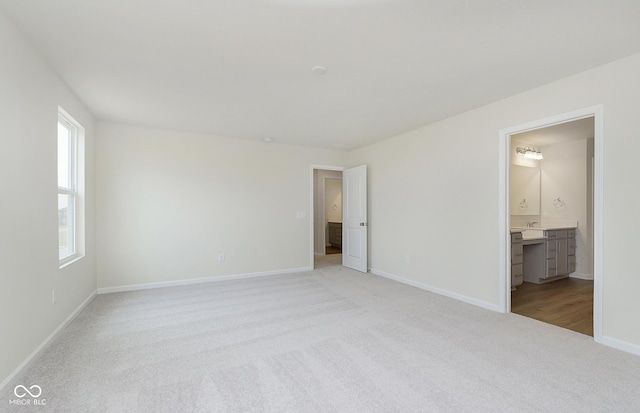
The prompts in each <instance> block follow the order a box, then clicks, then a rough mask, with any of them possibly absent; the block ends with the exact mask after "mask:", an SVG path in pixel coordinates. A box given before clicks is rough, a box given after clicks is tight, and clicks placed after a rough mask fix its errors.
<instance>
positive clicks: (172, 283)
mask: <svg viewBox="0 0 640 413" xmlns="http://www.w3.org/2000/svg"><path fill="white" fill-rule="evenodd" d="M312 270H313V267H311V268H310V267H300V268H288V269H284V270H274V271H260V272H248V273H244V274H231V275H217V276H212V277H202V278H189V279H187V280H177V281H160V282H154V283H144V284H130V285H120V286H117V287H103V288H98V294H110V293H120V292H124V291H137V290H150V289H153V288H165V287H176V286H181V285H193V284H204V283H210V282H215V281H228V280H240V279H243V278H256V277H266V276H270V275H281V274H291V273H296V272H305V271H312Z"/></svg>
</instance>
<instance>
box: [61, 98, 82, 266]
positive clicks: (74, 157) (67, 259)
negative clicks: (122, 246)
mask: <svg viewBox="0 0 640 413" xmlns="http://www.w3.org/2000/svg"><path fill="white" fill-rule="evenodd" d="M58 124H62V125H63V126H64V127H65V128H67V129H68V130H69V131H70V137H69V138H70V139H69V153H68V154H67V157H68V163H69V164H68V173H69V177H70V179H69V181H70V182H69V186H68V187H67V186H58V195H68V196H70V202H69V206H68V212H67V219H68V220H70V221H71V223H70V229H71V231H70V232H69V233H68V234H67V237H68V238H67V242H68V243H69V244H70V245H71V254H69V255H66V256H64V257H60V252H59V250H60V242H59V238H58V259H59V265H60V268H62V267H64V266H66V265H68V264H70V263H72V262H74V261H76V260H78V259H79V258H82V257H83V256H84V202H83V196H82V195H83V189H84V157H83V156H82V154H83V152H84V151H83V148H84V128H83V127H82V125H80V124H79V123H78V122H77V121H76V120H75V119H74V118H73V117H71V115H69V114H68V113H67V112H66V111H65V110H64V109H62V108H61V107H58ZM58 124H56V126H57V125H58ZM56 131H57V128H56ZM56 136H57V132H56ZM57 139H59V137H57ZM59 162H60V159H58V163H59ZM56 172H57V171H56ZM56 205H57V202H56ZM58 219H60V218H59V216H58ZM59 225H60V223H59V221H58V226H59Z"/></svg>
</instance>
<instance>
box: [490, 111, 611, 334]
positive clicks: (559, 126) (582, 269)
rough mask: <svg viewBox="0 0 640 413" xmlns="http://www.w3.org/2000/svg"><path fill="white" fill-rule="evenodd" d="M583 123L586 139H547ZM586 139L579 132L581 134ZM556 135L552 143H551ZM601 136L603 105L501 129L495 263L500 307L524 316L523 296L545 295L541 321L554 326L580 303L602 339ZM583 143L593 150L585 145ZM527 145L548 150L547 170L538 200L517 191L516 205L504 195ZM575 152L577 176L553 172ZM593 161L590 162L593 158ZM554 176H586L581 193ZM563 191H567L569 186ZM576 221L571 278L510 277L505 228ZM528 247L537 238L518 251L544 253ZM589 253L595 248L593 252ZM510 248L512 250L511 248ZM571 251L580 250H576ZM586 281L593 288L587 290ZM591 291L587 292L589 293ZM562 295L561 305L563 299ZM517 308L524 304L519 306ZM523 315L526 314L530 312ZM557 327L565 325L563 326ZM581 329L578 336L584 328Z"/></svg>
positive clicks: (507, 230)
mask: <svg viewBox="0 0 640 413" xmlns="http://www.w3.org/2000/svg"><path fill="white" fill-rule="evenodd" d="M589 124H590V125H591V126H590V128H591V132H592V133H591V135H592V136H591V137H590V138H592V139H591V141H590V142H588V141H587V140H586V138H585V140H582V141H579V142H578V138H576V136H573V137H571V136H569V137H565V138H564V141H562V139H563V138H558V137H556V138H553V132H558V131H564V132H567V131H571V130H578V129H579V127H580V126H583V127H585V126H588V125H589ZM583 132H584V131H583ZM584 136H585V135H582V137H584ZM554 139H556V140H555V141H554ZM558 139H560V140H558ZM602 139H603V134H602V107H601V106H596V107H592V108H586V109H583V110H579V111H575V112H571V113H567V114H562V115H558V116H554V117H551V118H547V119H542V120H539V121H535V122H531V123H528V124H524V125H520V126H516V127H513V128H509V129H504V130H501V131H500V147H501V154H500V155H501V156H500V172H501V174H500V193H499V198H500V205H501V208H500V218H501V222H500V242H501V249H500V250H501V254H500V255H501V256H500V260H501V263H502V264H501V270H502V271H501V273H502V274H501V276H500V289H501V305H502V308H503V309H504V311H505V312H511V311H513V312H517V313H524V312H526V311H527V310H526V305H524V306H523V301H522V299H525V300H534V299H535V297H538V298H539V299H541V300H543V301H542V302H544V303H545V305H546V307H547V309H548V310H549V312H550V313H551V317H549V318H547V319H541V321H545V322H549V321H551V323H552V324H557V323H556V322H554V319H555V320H557V319H562V318H563V317H562V316H561V314H560V312H561V310H562V309H567V308H569V307H571V305H572V303H570V302H569V301H570V300H578V301H579V302H581V303H582V305H583V307H584V308H586V310H584V308H583V311H587V312H589V311H591V314H592V319H593V322H592V323H590V324H591V325H592V326H593V336H594V339H595V340H596V341H601V340H602V268H601V263H602V236H601V234H602V161H601V157H602ZM589 147H590V148H591V149H588V148H589ZM527 149H529V150H531V151H532V152H535V153H537V152H542V154H543V156H544V153H545V150H546V151H547V153H548V154H549V157H548V162H547V167H548V168H547V170H545V167H542V168H540V174H539V177H540V178H539V179H540V184H541V186H540V187H541V192H540V196H539V198H536V196H535V194H534V195H527V196H525V195H524V194H520V193H518V194H517V197H518V201H519V202H516V203H514V202H515V201H514V200H513V199H511V197H510V195H511V193H512V192H513V191H512V188H513V186H512V181H511V178H514V177H517V176H519V175H517V174H516V172H517V173H518V174H520V173H521V172H518V171H517V169H518V168H517V167H515V168H514V167H513V165H514V162H513V159H514V157H516V156H518V153H520V154H523V153H524V152H525V151H526V150H527ZM576 151H578V152H580V151H583V152H584V157H583V159H582V166H581V172H580V173H578V174H576V173H575V171H571V172H569V173H566V174H562V173H560V175H558V173H559V172H558V171H560V170H561V167H562V166H563V164H562V154H563V153H565V154H567V153H569V154H572V157H573V160H571V161H569V160H567V162H566V163H567V164H570V163H571V162H574V163H575V162H576V159H577V156H576ZM591 158H592V159H593V161H591ZM541 162H545V161H544V160H543V161H541ZM530 165H531V163H530ZM534 167H535V164H534ZM512 169H513V171H512ZM512 172H513V173H514V174H512ZM527 174H528V173H527ZM554 174H555V175H556V176H559V179H558V180H559V181H567V180H570V179H576V175H582V176H584V177H585V182H584V183H583V184H581V185H582V186H583V190H582V193H580V194H578V195H576V194H575V193H574V192H573V191H572V190H571V188H572V187H571V186H569V187H568V186H567V184H566V182H565V183H564V188H565V189H562V188H563V186H562V185H559V184H558V182H557V181H558V180H554V179H552V178H551V176H550V175H554ZM514 179H519V178H514ZM532 181H535V180H532ZM587 182H591V184H590V185H587ZM545 184H546V185H547V188H546V189H542V185H545ZM566 188H569V190H567V189H566ZM585 189H586V190H585ZM578 192H580V191H578ZM580 196H583V197H584V199H585V202H584V203H583V204H582V205H580V206H578V205H576V204H577V203H578V200H579V199H581V198H580ZM585 204H586V205H585ZM536 207H537V208H536ZM578 210H580V211H578ZM522 212H524V213H522ZM574 218H575V221H576V223H577V224H579V225H576V226H577V227H578V228H577V230H576V232H577V233H578V234H579V236H578V237H576V240H577V241H578V243H579V248H577V249H576V251H578V252H580V262H579V265H576V266H575V269H573V268H572V269H573V271H571V272H572V273H573V274H574V276H572V277H555V278H554V277H551V278H552V279H551V280H549V282H548V283H547V282H546V281H545V282H541V283H529V284H528V285H527V284H519V283H520V280H518V279H517V278H518V277H517V276H516V277H515V278H514V275H517V271H514V273H513V274H512V250H511V247H512V245H511V240H512V235H511V228H512V227H514V226H515V227H521V228H527V227H528V226H529V225H531V226H532V227H534V228H535V227H536V226H537V227H538V228H540V227H541V223H542V227H543V228H544V225H545V222H551V221H553V220H555V222H556V223H557V222H558V220H561V219H564V220H565V221H567V220H571V219H574ZM565 224H566V223H565ZM566 225H568V224H566ZM551 227H553V225H551ZM558 242H560V241H558ZM534 244H535V242H532V243H529V245H530V247H527V246H524V247H523V255H524V254H526V252H527V251H526V248H531V249H532V251H534V250H535V251H537V252H536V254H544V253H543V252H542V249H543V248H540V247H539V246H536V245H534ZM514 245H515V244H514ZM569 245H570V244H569ZM515 247H517V245H515V246H514V248H515ZM544 248H546V247H544ZM591 251H593V252H592V253H591ZM515 252H518V251H517V250H516V251H515ZM577 256H578V254H577V253H576V257H577ZM525 258H526V257H525ZM530 259H531V260H534V262H535V260H536V258H535V255H532V257H531V258H530ZM542 259H543V260H544V255H542ZM543 262H544V261H543ZM585 279H586V280H585ZM590 279H591V280H590ZM523 281H524V280H523ZM543 281H544V280H543ZM553 283H556V284H553ZM518 284H519V285H518ZM590 286H591V291H592V293H591V292H589V287H590ZM513 287H515V291H514V292H513V296H512V288H513ZM530 287H533V288H530ZM560 287H562V288H560ZM554 290H557V291H554ZM567 291H568V292H567ZM545 294H546V295H548V296H547V297H546V298H544V296H545ZM590 294H593V296H592V298H591V295H590ZM563 295H564V299H565V302H563ZM527 297H528V298H527ZM532 297H533V298H532ZM541 297H542V298H541ZM551 297H554V298H553V300H555V301H554V303H550V301H552V300H551ZM585 297H587V298H585ZM514 300H515V301H514ZM525 304H526V303H525ZM539 307H540V305H537V304H536V303H532V304H531V305H530V306H529V309H534V310H535V311H537V310H538V309H539ZM523 308H525V309H524V310H523ZM591 309H592V310H591ZM535 311H534V312H535ZM522 315H526V316H531V314H522ZM533 318H538V317H533ZM541 318H542V317H541ZM539 319H540V318H539ZM583 321H584V320H583ZM561 326H562V327H565V328H568V326H566V325H561ZM583 327H584V322H583ZM580 328H582V327H579V328H572V329H574V330H576V329H577V330H579V329H580ZM581 332H583V333H584V332H585V331H581ZM587 333H588V331H587Z"/></svg>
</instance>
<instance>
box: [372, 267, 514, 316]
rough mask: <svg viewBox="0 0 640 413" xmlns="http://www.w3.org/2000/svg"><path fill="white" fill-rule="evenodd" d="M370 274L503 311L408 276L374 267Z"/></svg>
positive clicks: (492, 305) (498, 307)
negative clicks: (404, 276)
mask: <svg viewBox="0 0 640 413" xmlns="http://www.w3.org/2000/svg"><path fill="white" fill-rule="evenodd" d="M371 274H374V275H379V276H381V277H385V278H389V279H391V280H394V281H398V282H401V283H403V284H407V285H411V286H413V287H416V288H420V289H422V290H426V291H429V292H432V293H435V294H438V295H443V296H445V297H449V298H453V299H454V300H458V301H462V302H464V303H467V304H472V305H475V306H478V307H482V308H485V309H487V310H491V311H495V312H498V313H502V312H503V311H502V309H501V308H500V306H499V305H497V304H491V303H488V302H486V301H482V300H478V299H476V298H472V297H467V296H466V295H462V294H458V293H454V292H451V291H448V290H443V289H441V288H437V287H432V286H430V285H427V284H423V283H420V282H417V281H413V280H410V279H408V278H403V277H400V276H397V275H394V274H389V273H386V272H384V271H380V270H376V269H374V268H372V269H371Z"/></svg>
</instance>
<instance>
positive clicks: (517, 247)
mask: <svg viewBox="0 0 640 413" xmlns="http://www.w3.org/2000/svg"><path fill="white" fill-rule="evenodd" d="M522 248H523V247H522V244H513V245H511V257H514V256H516V255H522Z"/></svg>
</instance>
